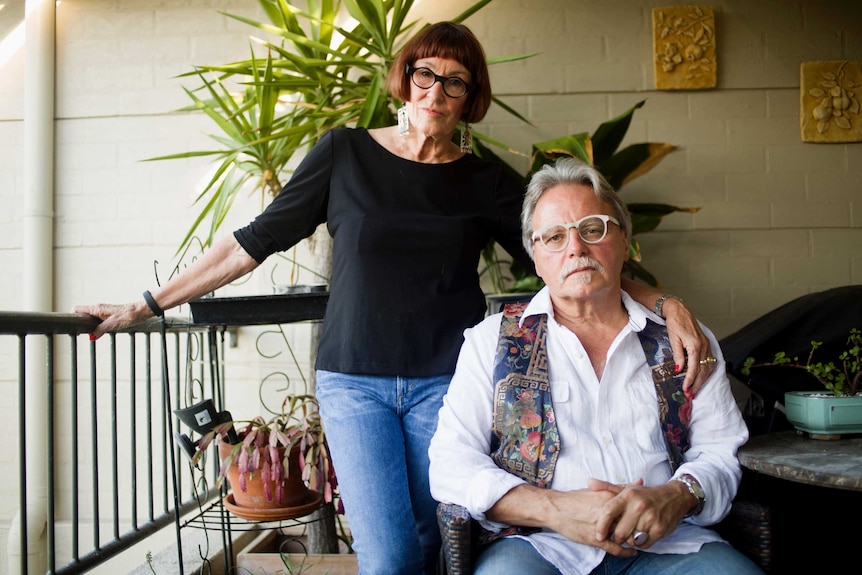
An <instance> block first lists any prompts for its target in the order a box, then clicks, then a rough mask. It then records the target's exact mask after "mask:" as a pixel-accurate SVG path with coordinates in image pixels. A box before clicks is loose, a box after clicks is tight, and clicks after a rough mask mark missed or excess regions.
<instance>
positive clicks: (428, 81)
mask: <svg viewBox="0 0 862 575" xmlns="http://www.w3.org/2000/svg"><path fill="white" fill-rule="evenodd" d="M407 75H408V76H410V79H411V80H413V83H414V84H416V87H418V88H422V89H423V90H430V89H431V86H433V85H434V84H436V83H437V82H440V83H441V84H443V93H444V94H446V95H447V96H449V97H450V98H460V97H462V96H464V95H466V94H467V93H468V92H469V91H470V90H472V89H473V87H472V86H471V85H469V84H468V83H467V82H465V81H464V80H462V79H461V78H459V77H458V76H448V77H447V76H438V75H437V74H435V73H434V72H432V71H431V70H430V69H428V68H414V67H413V66H407Z"/></svg>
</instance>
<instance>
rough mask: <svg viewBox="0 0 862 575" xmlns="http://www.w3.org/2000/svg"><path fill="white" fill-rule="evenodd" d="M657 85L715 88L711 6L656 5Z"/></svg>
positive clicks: (683, 88)
mask: <svg viewBox="0 0 862 575" xmlns="http://www.w3.org/2000/svg"><path fill="white" fill-rule="evenodd" d="M652 30H653V51H654V52H655V87H656V88H657V89H659V90H700V89H704V88H715V78H716V70H717V64H716V61H715V15H714V13H713V11H712V8H711V7H709V6H669V7H665V8H653V11H652Z"/></svg>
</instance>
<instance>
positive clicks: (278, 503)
mask: <svg viewBox="0 0 862 575" xmlns="http://www.w3.org/2000/svg"><path fill="white" fill-rule="evenodd" d="M233 447H234V446H233V445H231V444H229V443H225V442H219V458H220V459H221V460H224V458H225V457H227V456H228V455H229V454H230V451H231V449H232V448H233ZM283 454H284V448H279V457H280V458H281V457H282V456H283ZM236 460H237V457H234V460H233V461H232V462H231V465H230V467H229V468H228V470H227V473H226V475H227V480H228V483H230V486H231V493H230V494H229V495H228V497H227V498H225V499H226V501H225V502H226V503H229V504H230V505H229V508H231V507H238V508H247V509H250V510H260V512H259V513H257V512H255V511H250V512H248V513H246V514H243V513H242V512H237V511H235V510H234V509H233V508H231V511H233V512H234V513H235V514H237V515H240V516H247V515H251V516H252V517H251V518H252V519H255V520H264V519H267V520H268V519H273V518H274V517H271V515H273V513H275V514H278V512H279V511H281V510H284V511H285V512H286V514H290V513H291V512H292V511H294V510H296V511H304V510H305V508H307V507H311V510H313V508H314V507H316V505H317V504H319V503H320V498H321V497H320V494H318V493H317V492H315V491H312V490H311V489H309V488H308V487H306V486H305V483H304V482H303V481H302V470H301V469H300V467H299V447H298V446H297V447H294V449H293V450H291V452H290V458H289V460H288V469H289V473H288V474H287V477H285V478H283V479H282V486H283V488H282V497H281V499H279V498H278V489H277V485H276V483H275V481H271V480H270V493H271V494H272V499H271V500H270V499H268V498H267V497H266V492H265V490H264V482H263V474H262V473H261V471H260V470H256V471H255V472H254V473H253V474H249V475H248V476H247V477H246V481H245V483H246V489H245V491H243V490H242V489H241V488H240V481H239V466H238V465H237V461H236ZM278 463H279V464H280V463H281V460H279V462H278ZM270 511H271V512H272V513H269V512H270ZM308 512H310V511H308ZM301 514H305V513H301ZM294 516H298V515H294Z"/></svg>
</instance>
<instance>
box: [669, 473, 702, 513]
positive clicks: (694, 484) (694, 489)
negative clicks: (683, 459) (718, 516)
mask: <svg viewBox="0 0 862 575" xmlns="http://www.w3.org/2000/svg"><path fill="white" fill-rule="evenodd" d="M674 480H675V481H679V482H680V483H682V484H683V485H685V486H686V488H687V489H688V492H689V493H691V494H692V495H693V496H694V498H695V499H697V505H695V506H694V507H693V508H692V509H691V511H689V512H688V513H686V514H685V516H686V517H691V516H692V515H697V514H699V513H700V512H701V511H703V506H704V505H705V504H706V495H705V494H704V492H703V487H701V485H700V482H699V481H698V480H697V479H696V478H695V477H694V476H693V475H689V474H688V473H685V474H683V475H680V476H679V477H675V478H674Z"/></svg>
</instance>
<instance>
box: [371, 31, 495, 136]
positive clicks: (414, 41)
mask: <svg viewBox="0 0 862 575" xmlns="http://www.w3.org/2000/svg"><path fill="white" fill-rule="evenodd" d="M421 58H447V59H450V60H455V61H456V62H458V63H459V64H461V65H462V66H464V67H465V68H467V70H468V71H469V72H470V78H471V80H470V85H471V86H472V87H473V89H472V90H471V91H470V93H468V94H467V95H466V96H465V98H467V104H466V106H464V113H463V114H462V116H461V119H462V120H464V121H465V122H470V123H474V122H480V121H481V120H482V118H484V117H485V114H486V113H487V112H488V108H489V107H490V105H491V80H490V77H489V75H488V63H487V62H486V61H485V50H484V49H483V48H482V44H480V43H479V40H478V39H477V38H476V36H475V35H474V34H473V32H472V31H471V30H470V29H469V28H467V27H466V26H464V25H463V24H456V23H454V22H438V23H436V24H431V25H430V26H426V27H425V28H423V29H422V30H420V31H419V33H418V34H416V35H415V36H413V38H411V39H410V40H408V42H407V44H405V45H404V47H403V48H401V50H400V51H399V52H398V55H397V56H396V57H395V61H394V62H393V63H392V68H390V69H389V77H388V78H387V80H386V86H387V88H388V89H389V93H390V94H392V95H393V96H395V97H396V98H398V99H399V100H401V101H402V102H404V101H407V100H408V99H409V97H410V85H411V82H410V77H409V76H408V75H407V66H412V65H413V64H414V63H415V62H416V61H417V60H419V59H421Z"/></svg>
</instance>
